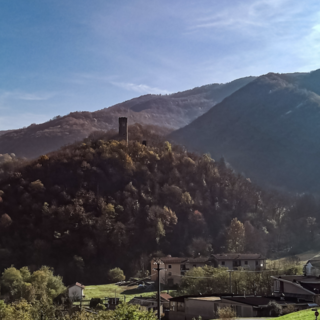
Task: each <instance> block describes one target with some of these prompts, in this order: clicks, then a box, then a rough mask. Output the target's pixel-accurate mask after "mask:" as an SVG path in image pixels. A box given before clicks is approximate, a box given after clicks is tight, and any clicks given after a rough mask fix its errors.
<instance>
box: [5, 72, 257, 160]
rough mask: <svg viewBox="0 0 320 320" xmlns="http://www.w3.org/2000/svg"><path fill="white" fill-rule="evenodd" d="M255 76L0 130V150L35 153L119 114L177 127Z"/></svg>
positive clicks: (112, 125)
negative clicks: (8, 130) (3, 131)
mask: <svg viewBox="0 0 320 320" xmlns="http://www.w3.org/2000/svg"><path fill="white" fill-rule="evenodd" d="M253 79H254V77H247V78H242V79H238V80H235V81H232V82H230V83H226V84H211V85H206V86H202V87H198V88H194V89H192V90H188V91H184V92H178V93H174V94H171V95H151V94H149V95H145V96H141V97H139V98H135V99H132V100H129V101H125V102H123V103H119V104H117V105H114V106H112V107H110V108H105V109H102V110H99V111H96V112H74V113H70V114H69V115H67V116H64V117H56V118H54V119H53V120H51V121H48V122H45V123H43V124H39V125H35V124H33V125H30V126H29V127H27V128H23V129H19V130H12V131H10V132H8V133H6V134H1V133H0V153H15V154H16V155H17V156H20V157H21V156H24V157H28V158H32V157H36V156H39V155H41V154H45V153H48V152H51V151H53V150H56V149H58V148H60V147H61V146H63V145H66V144H70V143H73V142H74V141H78V140H81V139H83V138H85V137H87V136H88V135H89V134H90V133H91V132H93V131H96V130H110V129H117V127H118V118H119V117H123V116H125V117H128V121H129V124H134V123H139V124H144V125H158V126H162V127H166V128H169V129H171V130H175V129H178V128H180V127H183V126H185V125H187V124H189V123H190V122H191V121H193V120H194V119H196V118H197V117H199V116H200V115H202V114H203V113H205V112H206V111H208V110H209V109H210V108H211V107H212V106H214V105H215V104H217V103H219V102H220V101H222V100H223V99H224V98H225V97H227V96H229V95H230V94H232V93H233V92H235V91H236V90H238V89H239V88H241V87H243V86H245V85H246V84H248V83H249V82H250V81H252V80H253Z"/></svg>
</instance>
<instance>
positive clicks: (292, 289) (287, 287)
mask: <svg viewBox="0 0 320 320" xmlns="http://www.w3.org/2000/svg"><path fill="white" fill-rule="evenodd" d="M283 291H284V293H294V294H303V295H306V294H308V292H307V291H306V290H304V289H303V288H299V287H298V286H296V285H294V284H291V283H287V282H284V281H283Z"/></svg>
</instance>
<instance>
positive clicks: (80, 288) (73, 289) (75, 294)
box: [68, 282, 84, 301]
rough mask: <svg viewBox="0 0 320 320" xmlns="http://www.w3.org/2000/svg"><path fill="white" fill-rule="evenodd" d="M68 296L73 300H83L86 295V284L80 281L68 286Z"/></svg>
mask: <svg viewBox="0 0 320 320" xmlns="http://www.w3.org/2000/svg"><path fill="white" fill-rule="evenodd" d="M68 297H69V298H70V299H71V300H72V301H77V300H81V299H82V298H83V297H84V285H82V284H81V283H79V282H76V283H75V284H73V285H71V286H69V287H68Z"/></svg>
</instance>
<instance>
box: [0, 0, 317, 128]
mask: <svg viewBox="0 0 320 320" xmlns="http://www.w3.org/2000/svg"><path fill="white" fill-rule="evenodd" d="M318 68H320V3H319V1H318V0H306V1H301V0H299V1H297V0H241V1H240V0H226V1H221V0H194V1H193V0H30V1H27V0H1V1H0V110H1V115H0V130H4V129H9V128H18V127H22V126H27V125H29V124H31V123H33V122H35V123H39V122H44V121H46V120H48V119H50V118H52V117H53V116H55V115H58V114H60V115H64V114H67V113H69V112H70V111H80V110H89V111H94V110H98V109H102V108H105V107H108V106H111V105H113V104H115V103H118V102H122V101H124V100H128V99H131V98H133V97H136V96H139V95H142V94H147V93H170V92H176V91H182V90H185V89H189V88H193V87H196V86H201V85H204V84H209V83H214V82H219V83H221V82H228V81H231V80H233V79H236V78H239V77H244V76H248V75H261V74H264V73H267V72H270V71H273V72H280V73H281V72H295V71H311V70H315V69H318Z"/></svg>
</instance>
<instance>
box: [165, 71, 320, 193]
mask: <svg viewBox="0 0 320 320" xmlns="http://www.w3.org/2000/svg"><path fill="white" fill-rule="evenodd" d="M319 81H320V72H319V71H315V72H311V73H303V74H274V73H270V74H267V75H264V76H261V77H259V78H257V79H255V80H254V81H252V82H251V83H249V84H248V85H246V86H245V87H243V88H241V89H240V90H238V91H237V92H235V93H234V94H232V95H231V96H229V97H227V98H226V99H224V100H223V101H222V102H221V103H219V104H218V105H216V106H215V107H214V108H212V109H210V110H209V111H208V112H207V113H205V114H204V115H203V116H201V117H199V118H198V119H196V120H195V121H194V122H192V123H191V124H190V125H188V126H186V127H184V128H182V129H180V130H177V131H175V132H173V134H172V135H171V138H172V139H173V141H176V142H177V143H179V144H182V145H185V146H186V147H187V148H189V149H191V150H196V151H198V152H210V154H211V155H212V157H217V158H220V157H222V156H223V157H224V158H225V159H226V161H227V162H229V163H230V164H231V166H232V167H233V168H234V169H235V170H237V172H240V173H243V174H244V175H246V176H247V177H249V178H250V179H251V180H252V181H254V182H256V183H258V184H259V185H261V186H267V187H272V188H274V187H277V188H281V189H283V190H288V191H294V192H296V191H298V192H318V191H319V190H320V183H319V181H320V169H319V168H320V167H319V161H318V159H319V157H320V149H319V139H318V137H319V136H320V126H319V123H320V96H319V94H320V89H319Z"/></svg>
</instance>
